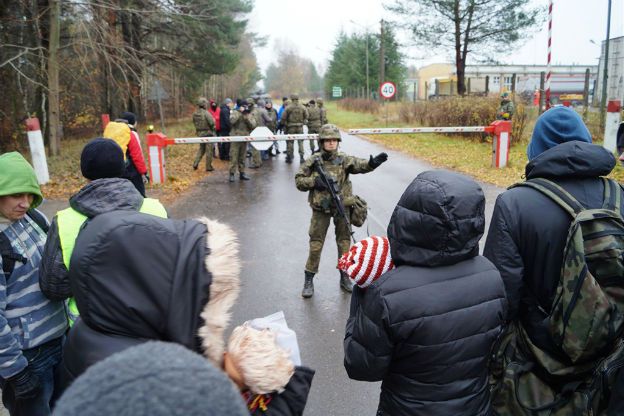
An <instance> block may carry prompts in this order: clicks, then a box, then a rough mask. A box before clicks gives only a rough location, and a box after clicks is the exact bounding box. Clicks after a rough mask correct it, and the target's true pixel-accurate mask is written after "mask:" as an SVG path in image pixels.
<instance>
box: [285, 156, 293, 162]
mask: <svg viewBox="0 0 624 416" xmlns="http://www.w3.org/2000/svg"><path fill="white" fill-rule="evenodd" d="M286 163H292V156H289V155H286Z"/></svg>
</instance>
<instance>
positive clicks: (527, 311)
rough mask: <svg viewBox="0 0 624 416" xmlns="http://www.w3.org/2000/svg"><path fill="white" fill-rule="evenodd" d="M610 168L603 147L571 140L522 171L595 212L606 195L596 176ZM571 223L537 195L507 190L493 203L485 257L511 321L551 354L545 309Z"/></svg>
mask: <svg viewBox="0 0 624 416" xmlns="http://www.w3.org/2000/svg"><path fill="white" fill-rule="evenodd" d="M614 166H615V158H614V157H613V155H612V154H611V153H610V152H609V151H607V150H606V149H604V148H603V147H601V146H597V145H594V144H590V143H584V142H580V141H571V142H567V143H563V144H559V145H557V146H555V147H553V148H551V149H549V150H547V151H545V152H543V153H542V154H540V155H539V156H537V157H535V158H534V159H533V160H532V161H531V162H530V163H529V164H528V165H527V167H526V178H527V179H532V178H547V179H550V180H552V181H554V182H555V183H557V184H559V185H560V186H562V187H563V188H564V189H565V190H567V191H568V192H569V193H571V194H572V195H573V196H574V197H575V198H576V199H577V200H578V201H579V202H580V203H581V204H582V205H583V206H585V207H586V208H599V207H602V203H603V192H604V186H603V182H602V179H600V178H599V177H600V176H604V175H608V174H609V172H611V170H612V169H613V167H614ZM622 214H623V215H624V206H623V208H622ZM571 221H572V218H571V217H570V215H569V214H568V213H566V212H565V211H564V210H563V209H562V208H560V207H559V206H558V205H557V204H555V203H554V202H553V201H551V200H550V199H549V198H548V197H546V196H544V195H542V194H541V193H539V192H538V191H536V190H534V189H530V188H527V187H518V188H513V189H510V190H508V191H507V192H504V193H503V194H501V195H499V197H498V199H497V200H496V206H495V207H494V213H493V214H492V222H491V224H490V230H489V232H488V237H487V240H486V243H485V249H484V253H483V254H484V255H485V256H486V257H487V258H488V259H490V260H491V261H492V263H494V265H495V266H496V267H497V268H498V270H500V273H501V276H502V278H503V281H504V283H505V290H506V292H507V298H508V302H509V319H510V320H514V319H516V318H519V319H520V320H521V321H522V323H523V325H524V328H525V329H526V330H527V332H528V335H529V337H530V338H531V340H532V341H533V343H534V344H535V345H536V346H538V347H540V348H541V349H543V350H545V351H549V352H550V353H551V354H553V355H554V356H558V355H560V353H559V352H558V349H557V348H556V347H555V345H554V343H553V342H552V340H551V338H550V336H549V334H550V330H549V329H548V328H547V326H546V325H548V324H547V323H546V322H545V317H546V314H545V313H544V312H543V311H549V310H550V308H551V305H552V302H553V298H554V296H555V292H556V289H557V285H558V282H559V276H560V273H561V262H562V259H563V249H564V246H565V242H566V239H567V235H568V228H569V227H570V223H571Z"/></svg>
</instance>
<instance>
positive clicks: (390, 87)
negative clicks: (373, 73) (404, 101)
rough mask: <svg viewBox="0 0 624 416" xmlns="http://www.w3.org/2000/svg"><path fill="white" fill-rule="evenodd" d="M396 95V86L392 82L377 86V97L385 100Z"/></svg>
mask: <svg viewBox="0 0 624 416" xmlns="http://www.w3.org/2000/svg"><path fill="white" fill-rule="evenodd" d="M395 94H396V85H394V82H390V81H386V82H384V83H382V84H381V85H380V86H379V95H381V96H382V97H383V98H385V99H386V100H389V99H391V98H392V97H394V95H395Z"/></svg>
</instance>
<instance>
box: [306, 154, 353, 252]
mask: <svg viewBox="0 0 624 416" xmlns="http://www.w3.org/2000/svg"><path fill="white" fill-rule="evenodd" d="M312 167H313V168H314V170H315V171H316V172H317V173H318V174H319V177H320V178H321V180H322V181H323V183H324V184H325V187H326V188H327V190H328V191H329V193H330V195H331V197H332V200H333V201H334V204H335V205H336V209H337V210H338V215H340V216H341V217H342V218H343V219H344V220H345V222H346V223H347V228H348V229H349V235H350V236H351V240H353V244H355V237H353V228H352V227H351V221H349V217H348V216H347V211H346V210H345V207H344V204H343V203H342V198H341V197H340V190H339V189H338V184H337V183H336V181H335V180H333V179H332V178H331V177H330V176H329V175H327V173H326V172H325V169H323V164H322V163H321V161H320V160H319V159H316V160H315V161H314V164H313V165H312Z"/></svg>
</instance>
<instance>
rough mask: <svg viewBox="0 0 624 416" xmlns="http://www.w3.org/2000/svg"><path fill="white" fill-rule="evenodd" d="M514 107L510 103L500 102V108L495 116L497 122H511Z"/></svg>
mask: <svg viewBox="0 0 624 416" xmlns="http://www.w3.org/2000/svg"><path fill="white" fill-rule="evenodd" d="M514 111H515V107H514V104H513V102H511V101H501V106H500V108H499V109H498V113H497V114H496V119H497V120H511V119H512V118H513V115H514Z"/></svg>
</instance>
